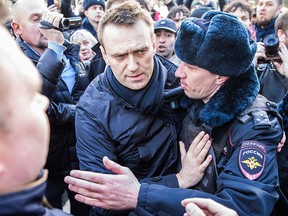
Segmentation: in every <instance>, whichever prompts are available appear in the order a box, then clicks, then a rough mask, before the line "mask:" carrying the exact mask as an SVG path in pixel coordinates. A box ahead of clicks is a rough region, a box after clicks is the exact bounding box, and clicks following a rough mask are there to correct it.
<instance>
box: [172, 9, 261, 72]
mask: <svg viewBox="0 0 288 216" xmlns="http://www.w3.org/2000/svg"><path fill="white" fill-rule="evenodd" d="M202 18H211V19H197V18H187V19H185V20H184V21H183V22H182V24H181V26H180V30H179V33H178V37H177V39H176V42H175V53H176V55H177V56H178V57H179V58H180V59H181V60H182V61H184V62H186V63H188V64H191V65H196V66H198V67H201V68H204V69H206V70H208V71H210V72H211V73H215V74H219V75H223V76H238V75H239V74H242V73H244V72H246V71H247V70H248V68H249V67H250V65H251V64H252V61H253V57H254V55H255V52H256V49H257V44H256V42H255V41H254V40H252V39H251V36H250V34H249V32H248V31H249V30H248V29H246V28H245V27H244V26H243V25H242V23H241V22H240V21H238V19H237V18H236V17H235V16H234V15H231V14H227V13H223V12H220V11H217V12H216V11H208V12H207V13H205V14H204V15H203V16H202ZM197 27H198V28H197Z"/></svg>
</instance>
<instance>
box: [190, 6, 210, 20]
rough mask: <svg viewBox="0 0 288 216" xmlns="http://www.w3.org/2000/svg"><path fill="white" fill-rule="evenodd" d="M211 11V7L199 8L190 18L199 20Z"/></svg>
mask: <svg viewBox="0 0 288 216" xmlns="http://www.w3.org/2000/svg"><path fill="white" fill-rule="evenodd" d="M210 10H213V9H212V8H211V7H200V8H196V9H195V10H193V11H192V13H191V15H190V16H191V17H196V18H201V17H202V16H203V14H204V13H206V12H207V11H210Z"/></svg>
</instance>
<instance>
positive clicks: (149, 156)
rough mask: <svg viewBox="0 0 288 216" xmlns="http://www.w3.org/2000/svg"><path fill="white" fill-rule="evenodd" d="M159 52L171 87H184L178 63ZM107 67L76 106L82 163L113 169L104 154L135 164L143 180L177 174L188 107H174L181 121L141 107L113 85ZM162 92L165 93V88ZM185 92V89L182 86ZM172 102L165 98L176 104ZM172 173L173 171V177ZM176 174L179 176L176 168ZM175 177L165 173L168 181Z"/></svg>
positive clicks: (132, 166)
mask: <svg viewBox="0 0 288 216" xmlns="http://www.w3.org/2000/svg"><path fill="white" fill-rule="evenodd" d="M159 58H160V57H159ZM159 58H158V57H155V59H154V60H155V62H157V63H158V64H159V65H160V67H161V70H162V71H163V72H164V73H166V74H167V80H166V85H165V88H166V90H167V89H175V87H179V80H178V79H176V78H175V75H174V73H175V70H176V66H175V65H173V64H172V63H171V62H169V61H167V60H164V58H160V59H161V61H162V62H163V63H164V64H166V65H165V66H166V67H165V66H164V65H163V64H162V63H161V61H160V60H159ZM166 68H168V70H167V69H166ZM106 73H107V71H106V72H104V73H102V74H100V75H99V76H97V77H96V78H95V79H94V80H93V81H92V82H91V83H90V85H89V86H88V88H87V90H86V91H85V93H84V94H83V96H82V97H81V99H80V101H79V103H78V104H77V107H76V134H77V156H78V158H79V161H80V169H81V170H89V171H94V172H100V173H110V172H111V171H108V170H107V169H106V168H105V167H104V165H103V162H102V159H103V157H104V156H108V157H109V158H110V159H111V160H113V161H116V162H118V163H120V164H121V165H123V166H127V167H129V168H130V169H131V170H132V172H133V173H134V174H135V175H136V177H137V178H138V179H139V180H142V179H144V178H147V177H152V176H158V175H169V174H173V173H174V172H175V170H176V165H177V161H178V142H177V141H178V135H179V131H180V125H181V124H180V123H181V120H182V117H183V113H182V112H179V113H178V114H177V111H175V112H174V111H173V112H174V114H173V115H174V116H175V118H176V119H177V118H178V121H177V124H173V123H171V122H170V121H169V120H163V119H162V118H161V113H157V114H155V115H152V114H151V115H149V114H148V115H147V114H145V113H140V112H139V111H137V110H136V109H135V108H133V107H132V105H131V104H129V103H128V102H127V101H124V100H123V98H121V97H120V96H118V95H117V94H115V92H113V91H112V90H111V87H110V86H109V84H108V83H107V74H106ZM180 90H181V89H180ZM162 92H163V95H164V89H162ZM180 95H183V91H182V90H181V93H180ZM163 97H164V96H163ZM151 103H152V100H151ZM169 103H170V102H165V104H166V105H168V106H169V107H170V104H169ZM169 110H172V109H171V108H169ZM182 111H183V110H182ZM172 118H173V116H172V115H171V119H172ZM170 177H171V176H167V178H168V179H170ZM172 178H175V179H176V177H175V175H174V174H173V177H172ZM169 182H170V180H166V179H163V184H169ZM173 182H175V181H173ZM173 186H178V184H177V183H176V185H173Z"/></svg>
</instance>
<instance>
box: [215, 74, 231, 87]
mask: <svg viewBox="0 0 288 216" xmlns="http://www.w3.org/2000/svg"><path fill="white" fill-rule="evenodd" d="M228 79H229V77H228V76H221V75H217V79H216V84H218V85H223V84H224V83H225V82H226V81H227V80H228Z"/></svg>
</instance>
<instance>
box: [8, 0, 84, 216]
mask: <svg viewBox="0 0 288 216" xmlns="http://www.w3.org/2000/svg"><path fill="white" fill-rule="evenodd" d="M12 13H13V22H12V27H13V29H14V31H15V34H16V35H17V36H18V37H17V42H18V44H19V45H20V47H21V49H22V50H23V52H24V53H25V55H26V56H27V57H29V58H30V59H31V60H32V61H33V62H34V64H35V65H36V66H37V68H38V70H39V73H40V74H41V76H42V78H43V85H42V93H43V94H44V95H45V96H47V97H48V98H49V100H50V105H49V108H48V110H47V113H48V116H49V121H50V125H51V138H50V145H49V153H48V158H47V162H46V165H45V167H46V168H47V169H48V171H49V175H48V180H47V190H46V196H47V199H48V201H49V202H51V204H52V205H53V206H54V207H56V208H60V209H62V194H63V193H64V191H65V190H66V189H67V185H66V184H65V183H64V181H63V179H64V176H65V175H67V173H69V171H70V170H71V169H77V168H78V159H77V156H76V148H75V145H76V138H75V123H74V121H75V104H76V103H77V101H78V100H79V97H80V96H81V95H82V93H83V92H84V90H85V88H86V86H87V85H88V76H87V74H85V75H84V76H80V75H79V69H78V55H79V46H78V45H76V44H70V43H68V42H67V41H65V40H64V37H63V34H62V32H60V31H58V30H54V29H40V28H39V22H40V20H41V19H42V20H44V21H47V22H50V23H53V25H55V26H56V27H59V21H60V19H61V18H62V15H61V14H59V13H56V12H48V11H47V7H46V5H45V4H44V2H43V1H35V2H34V1H29V0H19V1H17V2H16V3H15V4H14V5H13V8H12ZM67 191H68V190H67ZM68 196H69V199H70V204H71V212H72V214H74V215H81V216H82V215H85V214H86V213H87V212H88V207H87V206H85V205H83V204H82V203H79V202H77V201H76V200H75V199H74V196H73V194H71V193H70V192H69V191H68ZM87 214H88V213H87Z"/></svg>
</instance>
